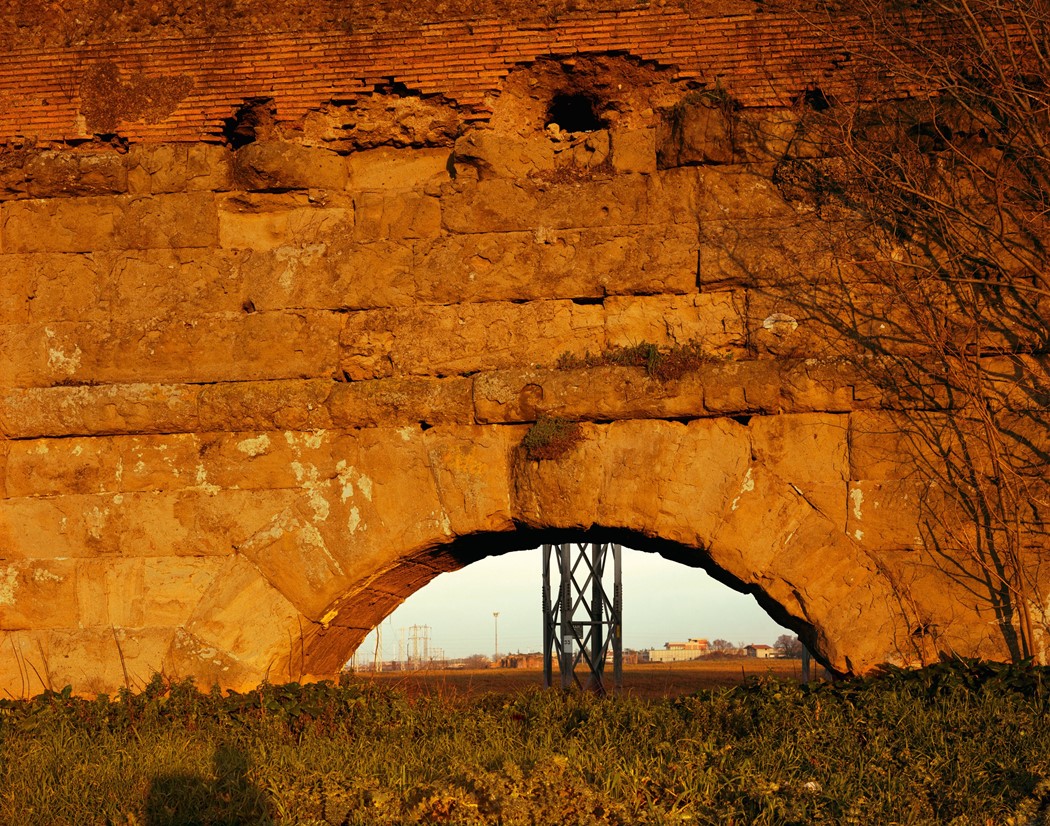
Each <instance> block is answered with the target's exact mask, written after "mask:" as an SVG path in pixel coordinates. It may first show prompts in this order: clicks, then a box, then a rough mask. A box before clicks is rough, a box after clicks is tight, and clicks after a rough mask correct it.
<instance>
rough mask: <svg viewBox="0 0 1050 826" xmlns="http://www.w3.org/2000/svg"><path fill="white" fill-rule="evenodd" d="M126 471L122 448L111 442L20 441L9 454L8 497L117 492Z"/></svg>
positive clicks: (12, 447)
mask: <svg viewBox="0 0 1050 826" xmlns="http://www.w3.org/2000/svg"><path fill="white" fill-rule="evenodd" d="M118 469H119V470H118ZM122 470H123V461H122V458H121V453H120V449H119V446H118V445H116V444H115V443H114V442H113V441H112V440H109V439H92V438H72V439H68V438H67V439H32V440H18V441H14V442H12V443H11V445H10V449H9V450H8V454H7V495H8V496H60V495H64V494H70V493H102V492H106V491H117V490H120V487H119V486H118V485H117V477H118V474H119V473H120V472H122Z"/></svg>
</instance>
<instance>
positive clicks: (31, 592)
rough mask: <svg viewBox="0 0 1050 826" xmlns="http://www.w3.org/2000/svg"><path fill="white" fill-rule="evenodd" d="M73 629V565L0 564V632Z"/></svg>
mask: <svg viewBox="0 0 1050 826" xmlns="http://www.w3.org/2000/svg"><path fill="white" fill-rule="evenodd" d="M76 625H77V562H76V561H75V560H72V559H55V558H50V559H48V558H43V559H34V558H29V559H22V560H18V561H11V560H10V559H8V560H7V561H6V562H0V628H3V629H5V630H8V631H14V630H20V629H29V630H36V629H41V628H70V627H74V628H75V627H76Z"/></svg>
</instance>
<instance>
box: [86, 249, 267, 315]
mask: <svg viewBox="0 0 1050 826" xmlns="http://www.w3.org/2000/svg"><path fill="white" fill-rule="evenodd" d="M248 254H249V253H238V252H232V251H228V250H216V249H212V248H208V249H152V250H141V251H140V250H134V251H129V252H118V253H111V254H109V255H106V256H99V255H94V256H91V260H93V261H94V262H95V263H96V267H97V272H96V277H98V278H99V279H100V280H101V281H102V285H101V286H102V288H104V289H105V294H106V296H107V299H108V300H107V301H106V302H105V303H104V304H103V307H102V309H103V310H104V311H105V312H106V313H107V314H108V315H110V316H113V315H115V316H117V317H119V318H121V319H129V318H138V319H143V320H146V321H147V322H151V321H158V320H164V319H168V318H172V317H174V318H184V319H196V318H199V317H201V316H206V315H212V314H216V313H236V314H240V313H241V312H243V310H244V306H245V302H246V301H248V300H249V293H248V291H247V289H246V285H245V283H244V277H243V273H242V258H244V257H246V256H247V255H248ZM114 308H119V310H118V311H116V312H115V311H114ZM88 318H90V316H83V317H80V318H79V319H77V320H87V319H88Z"/></svg>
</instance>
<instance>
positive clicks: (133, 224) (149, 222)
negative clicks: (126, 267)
mask: <svg viewBox="0 0 1050 826" xmlns="http://www.w3.org/2000/svg"><path fill="white" fill-rule="evenodd" d="M114 231H115V235H114V238H113V241H112V244H111V245H112V247H113V248H115V249H132V250H134V249H154V248H157V247H160V248H162V249H168V248H172V247H214V246H215V244H216V242H217V241H218V237H219V236H218V231H219V223H218V216H217V212H216V205H215V198H214V196H213V195H212V194H211V193H208V192H190V193H173V194H171V195H153V196H150V197H132V198H129V199H128V200H127V201H126V202H125V204H124V212H123V215H122V216H121V219H120V221H118V223H117V225H116V226H115V227H114ZM103 249H105V247H103Z"/></svg>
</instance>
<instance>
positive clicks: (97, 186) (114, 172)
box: [22, 151, 128, 198]
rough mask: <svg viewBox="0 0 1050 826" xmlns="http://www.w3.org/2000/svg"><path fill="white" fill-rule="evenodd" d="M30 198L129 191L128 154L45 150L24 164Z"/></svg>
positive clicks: (25, 182) (109, 193)
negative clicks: (126, 156) (126, 155)
mask: <svg viewBox="0 0 1050 826" xmlns="http://www.w3.org/2000/svg"><path fill="white" fill-rule="evenodd" d="M22 172H23V175H24V176H25V179H24V187H25V190H24V191H25V193H26V194H27V195H28V196H29V197H30V198H62V197H72V196H91V195H120V194H122V193H124V192H126V191H127V188H128V174H127V166H126V164H125V158H124V156H123V155H119V154H117V153H116V152H114V151H110V152H69V151H57V152H55V151H45V152H41V153H39V154H37V155H35V156H33V157H32V158H30V159H29V160H28V161H27V162H26V163H25V165H24V166H23V168H22Z"/></svg>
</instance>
